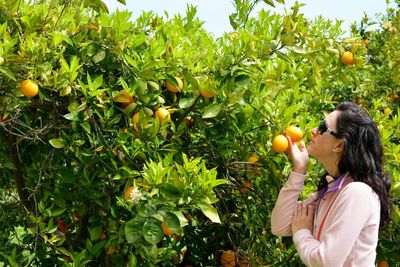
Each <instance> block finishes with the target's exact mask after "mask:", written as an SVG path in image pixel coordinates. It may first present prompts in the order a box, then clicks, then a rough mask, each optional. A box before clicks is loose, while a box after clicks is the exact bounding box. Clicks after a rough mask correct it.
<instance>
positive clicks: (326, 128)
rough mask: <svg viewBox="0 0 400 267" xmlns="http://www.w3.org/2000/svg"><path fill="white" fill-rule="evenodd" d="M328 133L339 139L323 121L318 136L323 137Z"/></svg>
mask: <svg viewBox="0 0 400 267" xmlns="http://www.w3.org/2000/svg"><path fill="white" fill-rule="evenodd" d="M325 132H328V133H329V134H331V135H333V136H334V137H336V138H338V134H337V133H335V131H333V130H332V129H330V128H329V127H328V125H327V124H326V121H325V120H323V121H321V123H320V124H319V126H318V134H320V135H322V134H323V133H325Z"/></svg>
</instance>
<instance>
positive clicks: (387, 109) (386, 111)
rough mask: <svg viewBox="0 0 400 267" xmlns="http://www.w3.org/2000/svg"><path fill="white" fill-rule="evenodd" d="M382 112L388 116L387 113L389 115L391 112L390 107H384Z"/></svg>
mask: <svg viewBox="0 0 400 267" xmlns="http://www.w3.org/2000/svg"><path fill="white" fill-rule="evenodd" d="M383 113H384V114H385V115H386V116H388V115H390V113H392V110H391V109H390V108H385V109H384V110H383Z"/></svg>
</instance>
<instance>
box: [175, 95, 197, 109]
mask: <svg viewBox="0 0 400 267" xmlns="http://www.w3.org/2000/svg"><path fill="white" fill-rule="evenodd" d="M195 101H196V98H182V99H181V100H179V107H180V108H181V109H184V108H188V107H191V106H193V104H194V102H195Z"/></svg>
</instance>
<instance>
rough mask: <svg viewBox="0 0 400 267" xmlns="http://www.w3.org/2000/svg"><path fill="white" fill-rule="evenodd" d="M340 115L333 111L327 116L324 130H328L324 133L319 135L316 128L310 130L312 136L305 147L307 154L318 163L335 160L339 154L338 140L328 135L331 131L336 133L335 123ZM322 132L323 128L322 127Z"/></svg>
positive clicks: (338, 112)
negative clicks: (318, 161)
mask: <svg viewBox="0 0 400 267" xmlns="http://www.w3.org/2000/svg"><path fill="white" fill-rule="evenodd" d="M339 114H340V111H337V110H335V111H333V112H331V113H329V114H328V116H326V118H325V126H326V127H325V129H326V128H328V129H327V130H326V131H325V132H324V133H321V132H320V131H319V130H318V128H314V129H312V131H311V133H312V135H313V137H312V139H311V142H310V143H309V145H308V147H307V151H308V154H310V155H311V156H313V157H315V158H316V159H318V160H320V161H324V159H335V158H336V157H337V156H338V152H340V151H339V150H340V147H338V146H339V145H340V142H341V141H340V139H338V138H337V137H335V136H334V135H332V134H331V133H329V132H330V131H333V132H334V133H336V132H337V128H336V121H337V118H338V116H339ZM322 129H323V130H325V129H324V127H322Z"/></svg>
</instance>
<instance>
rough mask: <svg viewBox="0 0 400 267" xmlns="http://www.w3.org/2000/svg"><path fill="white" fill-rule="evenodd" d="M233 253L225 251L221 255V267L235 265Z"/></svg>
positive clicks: (232, 266)
mask: <svg viewBox="0 0 400 267" xmlns="http://www.w3.org/2000/svg"><path fill="white" fill-rule="evenodd" d="M235 260H236V256H235V252H233V251H232V250H225V251H224V252H223V253H222V255H221V264H222V266H223V267H234V266H235V265H236V262H235Z"/></svg>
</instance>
